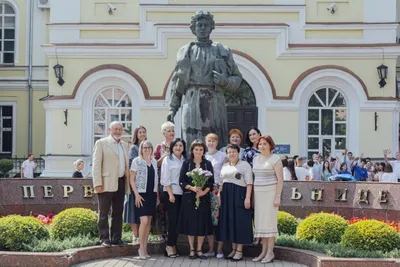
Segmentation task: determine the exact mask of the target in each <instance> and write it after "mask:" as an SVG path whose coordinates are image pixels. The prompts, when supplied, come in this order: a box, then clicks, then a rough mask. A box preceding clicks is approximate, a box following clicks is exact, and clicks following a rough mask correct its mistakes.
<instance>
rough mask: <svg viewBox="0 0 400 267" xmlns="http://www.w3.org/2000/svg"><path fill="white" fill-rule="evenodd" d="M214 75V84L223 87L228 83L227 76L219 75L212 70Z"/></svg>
mask: <svg viewBox="0 0 400 267" xmlns="http://www.w3.org/2000/svg"><path fill="white" fill-rule="evenodd" d="M213 73H214V83H216V84H218V85H220V86H222V87H224V86H226V85H227V83H228V76H226V75H224V74H223V73H219V72H218V71H215V70H213Z"/></svg>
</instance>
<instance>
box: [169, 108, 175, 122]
mask: <svg viewBox="0 0 400 267" xmlns="http://www.w3.org/2000/svg"><path fill="white" fill-rule="evenodd" d="M175 114H176V111H173V110H171V111H170V112H169V113H168V116H167V121H170V122H172V123H174V117H175Z"/></svg>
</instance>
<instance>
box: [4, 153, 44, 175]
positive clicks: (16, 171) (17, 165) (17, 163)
mask: <svg viewBox="0 0 400 267" xmlns="http://www.w3.org/2000/svg"><path fill="white" fill-rule="evenodd" d="M26 159H27V158H10V159H9V160H11V161H12V163H13V164H14V168H13V169H12V170H11V171H10V172H9V173H8V174H9V177H20V176H21V166H22V163H23V162H24V161H25V160H26ZM34 161H35V162H36V163H37V167H36V169H35V173H34V177H38V176H40V175H41V174H42V172H43V170H44V159H42V158H35V159H34Z"/></svg>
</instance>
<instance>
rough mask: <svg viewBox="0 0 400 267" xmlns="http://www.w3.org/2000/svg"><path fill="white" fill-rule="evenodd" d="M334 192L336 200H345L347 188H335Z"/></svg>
mask: <svg viewBox="0 0 400 267" xmlns="http://www.w3.org/2000/svg"><path fill="white" fill-rule="evenodd" d="M335 192H336V194H335V195H336V197H335V200H336V201H344V202H347V189H335Z"/></svg>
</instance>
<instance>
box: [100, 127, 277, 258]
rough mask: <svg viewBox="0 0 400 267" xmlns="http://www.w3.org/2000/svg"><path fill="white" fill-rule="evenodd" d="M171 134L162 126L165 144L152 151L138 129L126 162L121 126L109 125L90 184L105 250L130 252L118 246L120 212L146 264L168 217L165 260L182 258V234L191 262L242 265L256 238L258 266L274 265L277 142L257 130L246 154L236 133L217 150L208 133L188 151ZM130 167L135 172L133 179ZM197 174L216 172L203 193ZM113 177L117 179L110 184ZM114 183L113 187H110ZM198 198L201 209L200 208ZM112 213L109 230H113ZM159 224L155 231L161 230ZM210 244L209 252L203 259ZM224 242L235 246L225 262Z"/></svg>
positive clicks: (249, 137) (213, 137)
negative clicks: (110, 159)
mask: <svg viewBox="0 0 400 267" xmlns="http://www.w3.org/2000/svg"><path fill="white" fill-rule="evenodd" d="M174 128H175V126H174V124H173V123H171V122H166V123H164V124H163V125H162V127H161V131H162V133H163V135H164V137H165V140H164V141H163V142H162V143H161V144H159V145H157V146H156V147H153V145H152V143H151V142H150V141H149V140H147V131H146V128H145V127H143V126H138V127H137V128H136V129H135V131H134V135H133V138H132V146H131V148H130V149H129V151H130V152H129V156H128V153H127V152H126V153H124V149H126V146H127V144H126V143H125V142H123V141H120V136H121V134H122V124H121V123H120V122H113V123H111V125H110V128H109V131H110V133H111V135H110V136H109V137H106V138H103V139H100V140H99V141H97V142H96V144H95V148H94V156H93V181H94V187H95V190H96V192H97V193H98V197H99V198H98V199H99V232H100V239H101V242H102V245H103V246H106V247H107V246H110V245H113V244H114V245H120V246H123V245H126V244H124V243H123V242H122V241H121V233H120V229H121V225H122V221H121V218H122V211H123V215H124V218H123V219H124V222H126V223H129V224H131V226H132V230H133V238H134V240H133V241H134V242H137V243H139V244H140V246H139V251H138V253H139V258H141V259H146V258H148V257H150V256H149V255H148V252H147V242H148V237H149V233H150V228H151V226H152V223H151V222H152V220H156V221H157V220H163V219H165V218H167V219H166V221H164V222H163V223H162V224H163V225H167V227H166V230H167V231H166V232H167V247H166V256H168V257H178V256H179V252H178V251H177V249H176V244H177V239H178V235H179V234H182V235H187V236H188V242H189V246H190V254H189V257H190V258H191V259H196V258H200V259H206V258H207V257H211V256H215V255H216V257H217V258H223V257H225V258H226V259H229V260H231V261H240V260H242V259H243V246H244V245H250V244H252V243H253V238H259V239H260V240H261V243H262V251H261V254H260V255H259V256H258V257H256V258H254V259H253V260H254V261H261V262H263V263H266V262H271V261H272V260H273V259H274V254H273V248H274V243H275V237H276V236H277V235H278V229H277V216H278V207H279V205H280V201H281V192H282V187H283V166H282V161H281V158H280V157H279V156H277V155H275V154H273V149H274V148H275V143H274V141H273V140H272V138H271V137H270V136H262V135H261V133H260V131H259V130H258V129H257V128H252V129H250V130H249V131H248V133H247V135H246V142H247V143H248V147H247V148H246V149H243V148H241V147H240V144H241V143H242V139H243V136H242V132H241V131H240V130H238V129H232V130H231V131H230V132H229V136H228V140H229V144H228V145H227V146H226V147H223V148H222V149H220V150H218V149H217V148H218V139H219V136H217V135H216V134H214V133H210V134H208V135H207V136H206V137H205V140H201V139H196V140H194V141H193V142H192V143H191V144H190V145H186V143H185V141H184V140H182V139H180V138H175V133H174ZM106 157H115V159H114V163H115V164H116V166H117V169H116V170H114V171H112V170H111V169H110V168H109V166H108V163H107V162H106V159H105V158H106ZM125 164H126V165H129V166H130V171H129V175H128V173H127V166H125ZM102 165H103V166H102ZM104 165H107V167H104ZM122 167H123V168H122ZM200 168H201V169H202V170H207V171H209V172H211V173H212V175H211V176H210V177H209V178H208V180H207V182H206V184H205V186H204V187H202V188H200V187H196V186H195V184H194V182H193V178H192V177H191V176H190V175H188V174H189V172H191V171H193V170H195V169H200ZM99 169H100V170H99ZM113 172H114V173H116V175H114V177H116V179H115V178H114V177H112V173H113ZM113 178H114V180H115V181H113V182H111V181H106V180H112V179H113ZM107 183H108V186H107V187H109V188H108V190H106V186H105V185H106V184H107ZM111 183H113V185H111ZM111 187H112V188H111ZM124 193H125V194H126V197H125V202H124V203H123V204H122V202H121V199H120V197H121V194H122V195H123V194H124ZM104 194H105V195H104ZM198 198H199V199H200V204H198V203H197V204H196V199H198ZM160 202H161V203H163V204H164V207H163V209H164V210H165V211H166V214H162V213H161V216H159V215H158V212H156V210H158V209H159V208H160V206H161V205H159V203H160ZM114 206H116V207H114ZM122 206H123V208H122ZM157 206H158V207H157ZM110 208H111V210H112V213H111V217H112V219H111V229H110V230H111V231H110V230H109V228H108V211H109V210H110ZM119 215H120V216H121V217H119V218H118V216H119ZM165 215H166V216H165ZM253 221H254V227H253ZM154 225H155V227H158V226H157V225H158V224H157V223H156V224H153V226H154ZM109 232H111V233H109ZM110 235H111V236H110ZM206 237H207V239H208V244H209V250H208V252H207V253H203V251H202V247H203V242H204V239H205V238H206ZM195 239H197V244H196V247H195ZM215 240H216V241H217V251H216V252H217V253H216V254H215V252H214V241H215ZM223 242H231V243H232V251H231V252H230V253H229V254H228V255H223V251H222V246H223Z"/></svg>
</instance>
